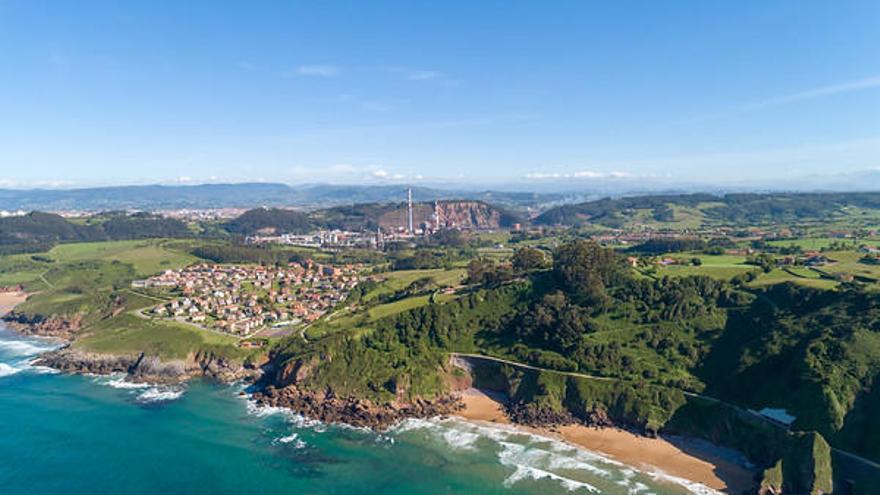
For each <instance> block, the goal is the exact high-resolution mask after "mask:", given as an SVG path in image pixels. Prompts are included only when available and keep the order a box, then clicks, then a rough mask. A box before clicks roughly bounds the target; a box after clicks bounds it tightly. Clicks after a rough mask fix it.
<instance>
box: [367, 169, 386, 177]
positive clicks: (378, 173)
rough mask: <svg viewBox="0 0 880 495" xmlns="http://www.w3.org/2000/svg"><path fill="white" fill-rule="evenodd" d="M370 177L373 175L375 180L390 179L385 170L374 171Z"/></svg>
mask: <svg viewBox="0 0 880 495" xmlns="http://www.w3.org/2000/svg"><path fill="white" fill-rule="evenodd" d="M370 175H372V176H373V178H375V179H387V178H388V172H387V171H385V170H381V169H380V170H373V171H372V172H371V173H370Z"/></svg>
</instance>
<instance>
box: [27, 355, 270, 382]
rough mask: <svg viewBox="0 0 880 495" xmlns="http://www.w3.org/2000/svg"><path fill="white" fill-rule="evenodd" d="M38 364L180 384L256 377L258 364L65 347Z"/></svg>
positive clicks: (222, 359) (200, 356) (223, 359)
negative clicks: (191, 381)
mask: <svg viewBox="0 0 880 495" xmlns="http://www.w3.org/2000/svg"><path fill="white" fill-rule="evenodd" d="M37 364H38V365H41V366H48V367H50V368H54V369H57V370H60V371H62V372H65V373H93V374H97V375H106V374H110V373H127V374H128V375H129V376H130V377H131V379H132V380H134V381H139V382H148V383H180V382H183V381H186V380H189V379H191V378H200V377H207V378H213V379H216V380H219V381H223V382H232V381H236V380H241V379H253V380H255V379H257V378H259V376H260V374H261V370H260V369H259V368H258V367H257V366H245V365H240V364H238V363H233V362H231V361H229V360H227V359H225V358H223V357H219V356H215V355H213V354H210V353H198V354H192V355H190V356H187V358H186V359H179V360H166V361H162V360H160V359H159V358H158V357H156V356H148V355H146V354H143V353H140V354H123V355H111V354H96V353H90V352H85V351H81V350H78V349H73V348H71V347H65V348H62V349H59V350H56V351H52V352H48V353H46V354H43V355H42V356H40V358H39V359H38V361H37Z"/></svg>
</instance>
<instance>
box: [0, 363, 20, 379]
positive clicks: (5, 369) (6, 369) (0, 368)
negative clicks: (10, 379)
mask: <svg viewBox="0 0 880 495" xmlns="http://www.w3.org/2000/svg"><path fill="white" fill-rule="evenodd" d="M20 371H21V368H16V367H15V366H10V365H8V364H6V363H0V378H3V377H4V376H12V375H14V374H16V373H18V372H20Z"/></svg>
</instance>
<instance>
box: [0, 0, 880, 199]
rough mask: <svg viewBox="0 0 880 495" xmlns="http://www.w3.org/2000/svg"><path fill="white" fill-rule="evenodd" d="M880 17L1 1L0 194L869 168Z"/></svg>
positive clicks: (712, 6) (619, 8) (742, 6)
mask: <svg viewBox="0 0 880 495" xmlns="http://www.w3.org/2000/svg"><path fill="white" fill-rule="evenodd" d="M878 26H880V2H877V1H875V0H866V1H834V2H827V1H804V0H798V1H773V2H767V1H747V0H740V1H735V2H706V1H702V0H695V1H684V0H677V1H665V2H658V1H651V0H645V1H628V0H621V1H614V2H608V1H602V2H599V1H587V0H577V1H531V2H526V1H516V0H505V1H478V2H474V1H453V0H447V1H443V2H436V1H419V0H408V1H400V2H388V1H370V2H362V1H352V2H343V1H326V2H314V1H312V2H297V1H283V2H273V1H254V2H216V1H204V2H198V1H187V2H180V1H162V0H153V1H149V2H142V1H138V2H135V1H129V2H124V1H108V2H100V1H89V0H83V1H78V2H66V1H40V0H23V1H18V0H0V187H68V186H74V187H76V186H88V185H106V184H129V183H198V182H240V181H273V182H284V183H288V184H294V185H297V184H306V183H317V182H328V183H354V184H361V183H395V182H407V183H413V184H417V183H426V184H427V183H458V184H476V183H480V184H482V183H501V182H507V183H515V184H522V186H523V187H524V188H526V187H528V185H529V184H539V183H543V182H561V183H567V184H584V185H585V186H588V185H589V184H591V183H596V182H603V181H604V182H609V181H610V182H614V181H620V182H633V183H638V182H640V181H664V180H668V181H697V182H700V181H702V182H713V183H725V182H728V183H731V182H742V181H749V180H754V181H785V180H793V179H794V178H800V177H811V176H820V177H821V176H825V175H835V174H838V175H839V174H855V173H859V172H863V171H869V170H880V29H878Z"/></svg>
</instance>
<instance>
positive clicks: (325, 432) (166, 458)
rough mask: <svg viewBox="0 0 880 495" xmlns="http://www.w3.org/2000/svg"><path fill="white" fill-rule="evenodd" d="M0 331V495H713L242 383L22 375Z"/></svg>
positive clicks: (28, 348)
mask: <svg viewBox="0 0 880 495" xmlns="http://www.w3.org/2000/svg"><path fill="white" fill-rule="evenodd" d="M53 346H54V344H53V343H52V342H49V341H45V340H39V339H32V338H24V337H21V336H18V335H16V334H14V333H13V332H11V331H9V330H7V329H4V328H2V327H0V427H2V434H0V493H2V494H4V495H19V494H21V495H25V494H26V495H38V494H53V495H57V494H59V493H64V494H65V495H80V494H89V495H91V494H139V495H140V494H154V493H155V494H163V495H178V494H181V495H182V494H187V495H192V494H210V495H220V494H237V495H242V494H265V493H298V494H299V493H302V494H346V495H347V494H383V495H394V494H425V495H429V494H430V495H434V494H438V495H439V494H505V495H518V494H552V493H602V494H639V495H649V494H657V495H673V494H688V493H715V492H712V491H711V490H709V489H707V488H705V487H701V486H699V485H697V486H694V485H691V484H688V483H687V482H684V481H683V480H675V479H673V478H670V477H667V476H664V475H662V474H660V473H648V472H643V471H639V470H636V469H634V468H631V467H629V466H625V465H623V464H620V463H617V462H615V461H613V460H611V459H608V458H605V457H603V456H601V455H599V454H595V453H592V452H589V451H586V450H583V449H577V448H574V447H571V446H569V445H567V444H564V443H562V442H558V441H555V440H552V439H547V438H544V437H538V436H534V435H530V434H526V433H522V432H518V431H516V430H514V429H511V428H507V427H502V426H498V427H496V426H494V425H485V424H478V423H469V422H466V421H464V420H460V419H445V420H442V419H437V420H427V421H426V420H410V421H406V422H404V423H402V424H401V425H399V426H398V427H396V428H394V429H392V430H391V431H389V432H386V433H375V432H371V431H365V430H360V429H355V428H348V427H342V426H332V425H324V424H320V423H316V422H312V421H308V420H305V419H304V418H302V417H299V416H298V415H295V414H292V413H290V412H289V411H283V410H278V409H271V408H262V409H261V408H257V407H255V406H254V405H253V404H252V403H250V402H249V401H248V400H247V397H246V396H244V395H242V393H241V392H242V391H243V387H242V386H241V385H220V384H213V383H208V382H193V383H190V384H187V385H186V386H180V387H158V386H150V385H139V384H132V383H129V382H126V381H125V380H124V379H123V377H121V376H110V377H107V376H102V377H98V376H69V375H63V374H59V373H55V372H53V371H52V370H49V369H45V368H39V367H34V366H31V365H30V364H29V363H30V362H31V361H32V360H33V358H34V356H36V355H37V354H39V353H40V352H43V351H45V350H48V349H51V348H52V347H53Z"/></svg>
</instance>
